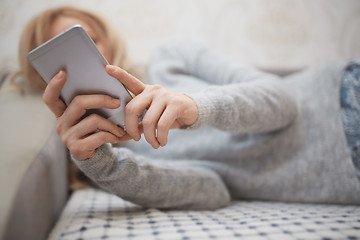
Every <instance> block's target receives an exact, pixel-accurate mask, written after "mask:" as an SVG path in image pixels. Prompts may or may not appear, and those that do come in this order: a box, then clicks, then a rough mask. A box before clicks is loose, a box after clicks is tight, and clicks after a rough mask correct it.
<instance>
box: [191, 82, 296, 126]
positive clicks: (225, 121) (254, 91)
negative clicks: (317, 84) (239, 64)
mask: <svg viewBox="0 0 360 240" xmlns="http://www.w3.org/2000/svg"><path fill="white" fill-rule="evenodd" d="M189 96H190V97H191V98H193V99H194V100H195V102H196V103H197V105H198V111H199V116H198V120H197V122H196V123H195V125H193V126H191V128H198V127H201V126H204V125H210V126H213V127H216V128H218V129H221V130H224V131H231V132H233V133H258V132H267V131H273V130H277V129H280V128H283V127H286V126H287V125H289V124H290V123H291V122H293V121H294V119H295V118H296V116H297V107H296V102H295V101H294V99H293V96H291V93H290V92H289V90H288V89H287V88H286V86H285V85H284V84H283V83H281V82H280V80H275V79H274V80H261V79H260V80H256V81H251V82H246V83H237V84H231V85H225V86H212V87H208V88H206V89H204V90H203V91H201V92H199V93H196V94H189Z"/></svg>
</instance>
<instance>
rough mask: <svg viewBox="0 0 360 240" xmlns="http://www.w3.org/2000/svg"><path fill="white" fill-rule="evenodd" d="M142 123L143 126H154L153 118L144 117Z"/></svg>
mask: <svg viewBox="0 0 360 240" xmlns="http://www.w3.org/2000/svg"><path fill="white" fill-rule="evenodd" d="M142 123H143V125H144V127H151V126H154V120H152V119H150V118H144V119H143V120H142Z"/></svg>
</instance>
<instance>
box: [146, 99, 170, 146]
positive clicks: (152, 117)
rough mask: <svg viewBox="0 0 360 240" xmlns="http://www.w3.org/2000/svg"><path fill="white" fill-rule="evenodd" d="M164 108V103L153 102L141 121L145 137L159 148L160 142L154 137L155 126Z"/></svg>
mask: <svg viewBox="0 0 360 240" xmlns="http://www.w3.org/2000/svg"><path fill="white" fill-rule="evenodd" d="M164 109H165V104H164V103H157V102H153V103H152V104H151V106H150V107H149V109H148V110H147V112H146V114H145V116H144V118H143V121H142V124H143V127H144V136H145V139H146V141H147V142H148V143H149V144H150V145H151V146H152V147H153V148H155V149H157V148H159V146H160V143H159V142H158V140H157V138H156V128H157V126H158V121H159V119H160V117H161V114H162V113H163V111H164Z"/></svg>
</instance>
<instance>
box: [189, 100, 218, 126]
mask: <svg viewBox="0 0 360 240" xmlns="http://www.w3.org/2000/svg"><path fill="white" fill-rule="evenodd" d="M187 95H188V96H189V97H190V98H192V99H193V100H194V101H195V103H196V104H197V107H198V119H197V121H196V122H195V123H194V124H193V125H191V126H188V127H185V128H183V129H185V130H191V129H197V128H200V127H202V126H205V125H209V123H210V121H211V119H212V114H213V112H214V108H215V107H214V105H213V102H212V100H211V98H210V97H209V96H207V95H205V94H204V93H197V94H187Z"/></svg>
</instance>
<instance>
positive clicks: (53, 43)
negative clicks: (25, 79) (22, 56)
mask: <svg viewBox="0 0 360 240" xmlns="http://www.w3.org/2000/svg"><path fill="white" fill-rule="evenodd" d="M28 60H29V62H30V63H31V64H32V66H33V67H34V68H35V69H36V71H37V72H38V73H39V74H40V76H41V77H42V78H43V79H44V80H45V81H46V82H47V83H49V81H50V80H51V79H52V78H53V77H54V76H55V75H56V74H57V73H58V72H59V71H60V70H64V71H65V72H66V75H67V80H66V83H65V85H64V87H63V89H62V91H61V94H60V95H61V98H62V100H63V101H64V102H65V104H66V105H69V104H70V102H71V101H72V100H73V99H74V97H75V96H77V95H90V94H105V95H109V96H111V97H113V98H118V99H120V100H121V105H120V107H119V108H117V109H105V108H99V109H94V110H90V111H88V112H87V114H86V115H89V114H91V113H96V114H99V115H100V116H102V117H104V118H107V119H108V120H110V121H111V122H113V123H115V124H116V125H118V126H120V127H122V128H125V106H126V104H127V103H128V102H129V101H130V100H131V99H132V97H131V95H130V93H129V92H128V90H127V89H126V88H125V87H124V85H123V84H122V83H121V82H120V81H119V80H117V79H116V78H113V77H111V76H110V75H108V74H107V73H106V70H105V66H106V65H107V64H108V62H107V60H106V59H105V58H104V56H103V55H102V54H101V52H100V51H99V49H98V48H97V47H96V44H95V43H94V42H93V40H92V39H91V38H90V36H89V35H88V34H87V32H86V31H85V30H84V28H83V27H82V26H81V25H74V26H72V27H71V28H69V29H67V30H66V31H65V32H63V33H60V34H59V35H57V36H55V37H54V38H52V39H50V40H49V41H47V42H45V43H44V44H42V45H40V46H39V47H37V48H35V49H34V50H32V51H31V52H30V53H29V54H28Z"/></svg>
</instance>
